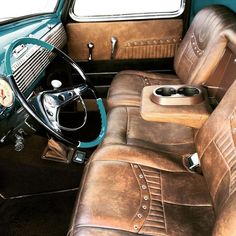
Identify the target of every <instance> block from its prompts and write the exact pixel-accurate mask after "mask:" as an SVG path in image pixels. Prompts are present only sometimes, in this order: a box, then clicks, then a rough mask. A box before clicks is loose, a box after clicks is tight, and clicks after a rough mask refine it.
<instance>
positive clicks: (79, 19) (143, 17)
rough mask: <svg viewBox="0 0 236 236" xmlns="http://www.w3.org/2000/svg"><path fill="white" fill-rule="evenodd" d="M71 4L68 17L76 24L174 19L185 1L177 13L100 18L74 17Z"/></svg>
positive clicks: (136, 14) (182, 8)
mask: <svg viewBox="0 0 236 236" xmlns="http://www.w3.org/2000/svg"><path fill="white" fill-rule="evenodd" d="M75 1H76V0H74V2H73V4H72V6H71V8H70V11H69V15H70V17H71V19H73V20H74V21H77V22H104V21H127V20H150V19H163V18H175V17H178V16H180V15H181V14H182V13H183V12H184V9H185V5H186V0H182V1H181V6H180V8H179V9H178V10H177V11H173V12H150V13H133V14H132V13H131V14H123V15H122V14H117V15H101V16H77V15H75V13H74V11H73V8H74V5H75Z"/></svg>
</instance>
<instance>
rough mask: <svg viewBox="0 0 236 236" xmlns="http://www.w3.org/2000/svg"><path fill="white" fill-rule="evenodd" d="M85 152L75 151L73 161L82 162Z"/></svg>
mask: <svg viewBox="0 0 236 236" xmlns="http://www.w3.org/2000/svg"><path fill="white" fill-rule="evenodd" d="M85 157H86V153H85V152H81V151H75V154H74V157H73V161H74V162H76V163H79V164H83V163H84V161H85Z"/></svg>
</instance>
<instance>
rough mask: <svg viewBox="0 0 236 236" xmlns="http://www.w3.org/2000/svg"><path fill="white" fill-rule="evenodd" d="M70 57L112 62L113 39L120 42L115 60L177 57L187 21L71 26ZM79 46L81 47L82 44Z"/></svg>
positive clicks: (78, 59) (80, 24)
mask: <svg viewBox="0 0 236 236" xmlns="http://www.w3.org/2000/svg"><path fill="white" fill-rule="evenodd" d="M66 29H67V34H68V53H69V55H70V56H71V57H72V58H73V59H74V60H75V61H80V60H88V56H89V52H88V47H87V44H88V43H89V42H92V43H93V44H94V49H93V53H92V60H95V61H97V60H111V49H112V45H111V38H112V37H115V38H116V39H117V47H116V49H115V53H114V57H113V60H116V59H152V58H155V59H158V58H169V57H174V54H175V52H176V49H177V47H178V45H179V42H180V41H181V38H182V31H183V21H182V20H181V19H174V20H148V21H147V20H146V21H128V22H123V21H122V22H102V23H70V24H67V26H66ZM78 42H79V43H78Z"/></svg>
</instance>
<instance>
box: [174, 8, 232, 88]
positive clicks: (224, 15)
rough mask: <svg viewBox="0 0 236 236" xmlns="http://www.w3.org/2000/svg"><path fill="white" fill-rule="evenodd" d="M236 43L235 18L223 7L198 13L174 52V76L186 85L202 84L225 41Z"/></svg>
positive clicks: (219, 56) (216, 61)
mask: <svg viewBox="0 0 236 236" xmlns="http://www.w3.org/2000/svg"><path fill="white" fill-rule="evenodd" d="M229 41H230V42H233V43H234V44H235V42H236V15H235V13H233V12H232V11H231V10H230V9H228V8H226V7H223V6H217V5H215V6H211V7H207V8H205V9H203V10H201V11H200V12H199V13H198V14H197V15H196V16H195V18H194V20H193V22H192V24H191V26H190V28H189V30H188V32H187V33H186V35H185V37H184V39H183V41H182V43H181V44H180V47H179V49H178V51H177V53H176V56H175V61H174V67H175V71H176V74H177V75H178V76H179V78H180V79H181V81H182V82H183V83H186V84H194V85H200V84H203V83H204V82H205V81H206V80H207V79H208V78H209V77H210V75H211V73H212V72H213V71H214V69H215V68H216V66H217V64H218V63H219V61H220V59H221V57H222V56H223V54H224V51H225V48H226V46H227V44H228V42H229Z"/></svg>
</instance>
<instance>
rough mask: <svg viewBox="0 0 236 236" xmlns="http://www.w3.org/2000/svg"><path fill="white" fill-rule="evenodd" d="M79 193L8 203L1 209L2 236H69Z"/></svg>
mask: <svg viewBox="0 0 236 236" xmlns="http://www.w3.org/2000/svg"><path fill="white" fill-rule="evenodd" d="M76 194H77V191H69V192H61V193H54V194H46V195H39V196H31V197H24V198H19V199H11V200H6V201H5V202H4V204H2V205H1V206H0V214H1V220H0V235H1V236H65V235H66V233H67V231H68V227H69V224H70V219H71V215H72V210H73V205H74V202H75V198H76Z"/></svg>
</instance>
